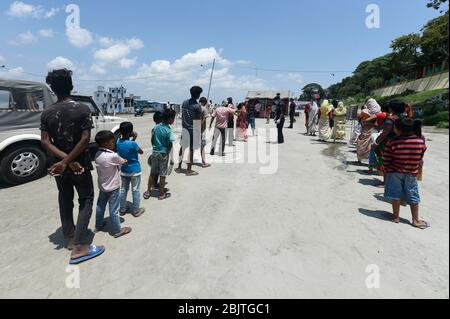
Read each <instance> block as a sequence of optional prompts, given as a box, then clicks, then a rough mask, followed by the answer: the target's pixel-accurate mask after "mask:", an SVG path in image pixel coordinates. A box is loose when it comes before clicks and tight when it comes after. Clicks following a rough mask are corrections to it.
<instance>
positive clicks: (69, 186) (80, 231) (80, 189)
mask: <svg viewBox="0 0 450 319" xmlns="http://www.w3.org/2000/svg"><path fill="white" fill-rule="evenodd" d="M55 180H56V185H57V186H58V191H59V195H58V198H59V200H58V201H59V214H60V217H61V224H62V230H63V233H64V237H65V238H66V239H70V238H73V239H74V241H75V245H87V244H89V241H90V237H89V232H88V227H89V221H90V220H91V216H92V206H93V205H94V183H93V181H92V174H91V171H86V172H85V173H84V174H83V175H63V176H59V177H56V178H55ZM74 188H75V189H76V191H77V193H78V203H79V205H80V207H79V212H78V219H77V224H76V226H75V224H74V221H73V208H74V205H73V198H74V195H75V192H74Z"/></svg>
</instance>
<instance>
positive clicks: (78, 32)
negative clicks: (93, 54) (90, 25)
mask: <svg viewBox="0 0 450 319" xmlns="http://www.w3.org/2000/svg"><path fill="white" fill-rule="evenodd" d="M66 35H67V38H68V39H69V42H70V44H72V45H73V46H74V47H76V48H83V47H86V46H88V45H90V44H91V43H92V42H94V39H93V37H92V33H91V32H90V31H89V30H86V29H83V28H79V27H78V28H72V27H71V28H67V29H66Z"/></svg>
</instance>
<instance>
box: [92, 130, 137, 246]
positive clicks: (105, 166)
mask: <svg viewBox="0 0 450 319" xmlns="http://www.w3.org/2000/svg"><path fill="white" fill-rule="evenodd" d="M95 141H96V142H97V144H98V145H99V147H100V148H99V151H98V152H97V155H96V156H95V165H96V167H97V173H98V187H99V189H100V194H99V197H98V201H97V212H96V221H95V232H96V233H97V232H100V231H102V230H103V228H104V227H105V224H106V223H105V221H104V217H105V210H106V205H107V204H109V218H110V220H111V223H112V234H113V236H114V238H119V237H122V236H125V235H128V234H129V233H130V232H131V228H129V227H123V228H122V227H121V226H120V216H119V206H120V166H121V165H125V164H127V161H126V160H124V159H123V158H121V157H120V156H119V155H118V154H117V153H116V152H114V150H115V148H116V145H115V144H116V143H115V137H114V134H113V133H112V132H111V131H101V132H98V134H97V135H96V137H95Z"/></svg>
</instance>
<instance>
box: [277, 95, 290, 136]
mask: <svg viewBox="0 0 450 319" xmlns="http://www.w3.org/2000/svg"><path fill="white" fill-rule="evenodd" d="M286 103H287V102H284V101H282V100H281V98H280V97H279V96H278V95H277V97H276V98H275V99H274V105H277V114H276V118H275V123H276V124H277V129H278V144H283V143H284V135H283V128H284V123H285V121H286V113H287V112H286V107H287V105H285V104H286Z"/></svg>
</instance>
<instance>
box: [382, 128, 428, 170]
mask: <svg viewBox="0 0 450 319" xmlns="http://www.w3.org/2000/svg"><path fill="white" fill-rule="evenodd" d="M426 150H427V146H426V144H425V139H424V138H422V137H418V136H416V135H408V136H407V135H404V136H397V137H396V138H394V139H392V140H391V141H389V142H388V143H387V144H386V149H385V151H384V153H383V155H384V166H385V167H386V171H387V172H388V173H394V172H396V173H409V174H414V175H417V174H418V173H419V168H420V165H421V163H422V160H423V156H424V155H425V152H426Z"/></svg>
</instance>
